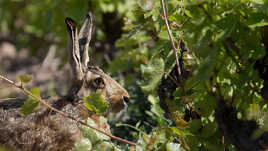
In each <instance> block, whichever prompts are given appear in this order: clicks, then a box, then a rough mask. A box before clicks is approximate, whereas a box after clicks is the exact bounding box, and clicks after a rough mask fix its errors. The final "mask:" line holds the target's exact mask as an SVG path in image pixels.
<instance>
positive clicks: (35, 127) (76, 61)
mask: <svg viewBox="0 0 268 151" xmlns="http://www.w3.org/2000/svg"><path fill="white" fill-rule="evenodd" d="M65 23H66V25H67V32H68V55H69V63H70V65H71V68H72V73H73V79H72V84H71V87H70V89H69V92H68V94H67V95H66V96H65V97H63V98H59V97H51V98H49V99H47V100H46V101H47V102H48V103H49V104H50V105H51V106H53V107H54V108H57V109H58V110H60V111H62V112H65V113H67V114H68V115H70V116H72V117H74V118H77V119H83V117H82V116H81V112H82V111H84V110H85V108H84V107H83V102H82V101H81V99H80V98H82V97H84V96H89V95H90V94H92V93H95V92H98V93H100V94H101V96H102V97H103V98H104V100H106V101H107V102H108V104H109V107H108V111H107V113H118V112H120V111H121V110H123V109H124V108H125V106H126V105H125V104H126V103H127V102H128V101H129V94H128V92H127V91H126V90H125V89H124V88H123V87H122V86H121V85H120V84H118V83H117V82H116V81H115V80H114V79H113V78H111V77H110V76H109V75H107V74H105V73H104V72H103V71H102V70H101V69H100V68H99V67H97V66H94V65H91V63H90V62H91V61H90V59H89V55H88V47H89V42H90V40H91V34H92V27H93V23H92V14H91V13H88V14H87V15H86V18H85V21H84V23H83V25H82V27H81V29H80V32H79V33H78V29H77V25H76V22H75V21H74V20H72V19H71V18H68V17H67V18H66V19H65ZM22 104H23V101H22V100H15V101H13V102H10V101H9V102H0V134H1V135H0V147H1V146H2V147H5V148H8V149H10V150H23V151H36V150H45V151H47V150H51V151H52V150H53V151H55V150H59V151H60V150H62V151H66V150H72V148H73V147H74V145H75V142H76V141H79V140H81V139H82V135H81V132H80V129H79V124H77V123H76V122H75V121H73V120H71V119H66V118H64V117H62V116H61V115H59V114H57V113H54V112H51V111H50V110H49V109H47V108H46V107H44V106H43V105H39V107H38V108H37V109H36V111H35V112H34V113H31V114H29V115H27V116H21V114H20V111H19V109H20V107H21V105H22ZM88 115H89V116H90V117H92V118H94V121H95V122H96V123H97V122H98V119H97V117H98V116H96V115H94V114H92V113H90V114H88ZM97 125H98V123H97ZM98 126H100V127H101V126H102V127H104V128H105V125H104V126H103V125H98ZM106 129H107V131H109V128H107V127H106Z"/></svg>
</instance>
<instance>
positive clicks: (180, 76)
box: [161, 0, 186, 95]
mask: <svg viewBox="0 0 268 151" xmlns="http://www.w3.org/2000/svg"><path fill="white" fill-rule="evenodd" d="M161 6H162V9H163V13H164V19H165V23H166V26H167V31H168V36H169V40H170V42H171V45H172V48H173V53H174V56H175V59H176V65H177V72H178V75H179V81H180V85H181V88H182V92H183V94H184V95H186V92H185V88H184V83H183V82H182V72H181V70H182V69H181V66H180V62H179V59H178V54H177V50H178V48H176V46H175V43H174V40H173V36H172V33H171V30H170V27H169V23H168V15H167V11H166V5H165V0H161Z"/></svg>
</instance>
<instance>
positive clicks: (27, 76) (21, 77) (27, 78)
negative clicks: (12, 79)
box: [18, 74, 33, 84]
mask: <svg viewBox="0 0 268 151" xmlns="http://www.w3.org/2000/svg"><path fill="white" fill-rule="evenodd" d="M32 78H33V76H32V75H30V74H22V75H19V77H18V79H19V81H20V82H21V83H22V84H25V83H28V82H30V81H31V80H32Z"/></svg>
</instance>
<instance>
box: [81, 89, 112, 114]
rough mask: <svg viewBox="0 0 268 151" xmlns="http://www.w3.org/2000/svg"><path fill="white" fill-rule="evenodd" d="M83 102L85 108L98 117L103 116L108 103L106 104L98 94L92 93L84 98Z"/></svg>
mask: <svg viewBox="0 0 268 151" xmlns="http://www.w3.org/2000/svg"><path fill="white" fill-rule="evenodd" d="M83 101H84V103H85V106H86V107H87V108H88V109H89V110H90V111H93V112H95V113H96V114H98V115H101V114H104V113H105V112H106V111H107V108H108V106H109V105H108V102H106V101H105V100H104V99H103V98H102V96H101V94H100V93H93V94H91V95H90V96H88V97H84V98H83Z"/></svg>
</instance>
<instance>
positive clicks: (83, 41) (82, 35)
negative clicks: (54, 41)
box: [78, 12, 93, 71]
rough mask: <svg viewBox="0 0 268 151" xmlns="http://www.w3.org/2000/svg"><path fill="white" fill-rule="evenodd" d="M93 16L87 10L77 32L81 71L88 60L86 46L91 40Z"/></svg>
mask: <svg viewBox="0 0 268 151" xmlns="http://www.w3.org/2000/svg"><path fill="white" fill-rule="evenodd" d="M92 21H93V16H92V14H91V13H90V12H89V13H88V14H87V15H86V18H85V21H84V23H83V25H82V27H81V29H80V32H79V40H78V41H79V48H80V55H81V62H82V67H83V71H85V70H86V69H87V64H88V62H89V56H88V48H89V43H90V40H91V35H92V28H93V22H92Z"/></svg>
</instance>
